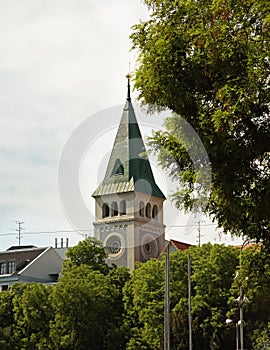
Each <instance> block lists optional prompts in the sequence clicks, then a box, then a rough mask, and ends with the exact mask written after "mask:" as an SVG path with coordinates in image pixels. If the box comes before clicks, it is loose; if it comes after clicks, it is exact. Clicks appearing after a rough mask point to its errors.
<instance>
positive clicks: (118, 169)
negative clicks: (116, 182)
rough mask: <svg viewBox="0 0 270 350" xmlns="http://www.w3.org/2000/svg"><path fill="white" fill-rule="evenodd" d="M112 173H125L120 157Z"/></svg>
mask: <svg viewBox="0 0 270 350" xmlns="http://www.w3.org/2000/svg"><path fill="white" fill-rule="evenodd" d="M112 175H124V167H123V164H122V163H121V161H120V159H116V161H115V163H114V167H113V171H112Z"/></svg>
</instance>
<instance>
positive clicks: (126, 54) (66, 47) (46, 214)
mask: <svg viewBox="0 0 270 350" xmlns="http://www.w3.org/2000/svg"><path fill="white" fill-rule="evenodd" d="M146 18H147V8H146V7H145V6H144V5H143V4H142V3H141V1H140V0H114V1H108V0H107V1H105V0H79V1H78V0H53V1H52V0H47V1H44V0H23V1H22V0H13V1H9V0H2V1H1V2H0V47H1V55H0V89H1V94H0V125H1V138H0V164H1V168H0V234H1V236H0V250H4V249H6V248H8V247H9V246H10V245H16V244H18V240H17V239H16V232H15V231H13V229H16V228H17V225H16V223H15V221H17V220H19V221H23V222H24V224H23V227H24V228H25V234H24V233H22V236H23V238H22V241H21V243H22V244H35V245H53V244H54V238H55V237H59V238H60V237H64V238H66V237H69V238H70V243H71V244H76V243H77V242H78V240H80V239H82V238H83V237H82V235H81V234H79V233H70V232H69V233H68V232H67V233H60V232H54V233H52V232H53V231H65V230H66V231H69V230H73V229H74V230H75V229H77V228H78V227H75V228H74V225H72V222H70V218H69V217H67V215H66V213H65V208H63V203H61V200H60V198H59V190H58V178H57V177H58V167H59V160H60V159H61V155H62V154H63V150H64V148H65V145H66V144H67V142H68V141H69V140H70V138H71V137H72V133H73V132H74V130H77V129H78V128H80V126H81V125H82V124H83V123H84V121H85V120H86V119H87V118H89V117H91V118H92V121H93V122H92V125H93V128H94V129H95V128H97V136H98V137H97V138H96V139H95V141H93V140H89V145H88V146H89V147H88V151H89V152H88V154H89V153H90V154H91V152H92V155H93V154H94V155H95V158H98V159H99V162H100V164H101V165H102V166H101V165H98V166H97V165H95V167H94V168H93V164H94V163H93V161H91V159H90V158H91V157H90V158H89V156H87V155H86V156H85V155H84V160H83V162H82V167H81V168H82V170H83V171H82V174H80V181H81V183H80V188H81V191H82V194H81V195H82V198H84V200H85V202H86V205H87V206H88V207H89V208H90V209H89V210H90V211H91V210H92V209H91V206H92V205H93V199H91V191H92V190H94V189H95V187H96V184H97V183H98V181H99V180H101V179H102V175H103V174H102V169H103V168H104V167H105V166H106V165H104V164H106V160H107V158H108V156H109V151H110V149H111V147H112V143H113V138H114V132H115V131H114V129H113V125H114V124H115V123H116V124H117V118H116V119H113V120H112V122H111V124H110V125H109V126H108V127H107V129H106V130H107V131H106V132H103V133H102V132H101V131H102V127H101V126H100V125H98V123H99V117H98V114H97V113H100V111H103V110H107V109H108V108H112V107H114V106H119V105H121V104H123V103H124V102H125V97H126V79H125V75H126V74H127V72H128V69H129V63H130V66H131V70H132V68H134V65H135V58H136V54H135V53H134V52H131V53H130V47H131V43H130V40H129V35H130V33H131V29H130V27H131V26H132V25H133V24H135V23H138V22H139V20H140V19H142V20H143V19H146ZM135 96H136V92H134V93H133V97H135ZM119 111H120V112H119V116H117V117H118V118H120V116H121V108H120V109H119ZM116 114H117V113H116ZM95 115H96V117H95ZM138 119H139V118H138ZM115 120H116V122H115ZM153 124H154V125H157V124H158V122H157V121H154V122H153ZM151 125H152V124H151V122H150V126H151ZM150 126H148V129H149V132H150V129H151V127H150ZM146 129H147V126H146ZM87 161H88V163H87ZM154 168H155V165H154ZM96 172H100V173H101V174H99V175H98V176H97V174H95V173H96ZM91 174H92V175H93V174H95V177H94V178H92V177H91ZM162 176H163V175H162V174H161V175H160V181H161V182H162V181H163V182H164V181H165V182H166V180H164V176H163V178H162ZM162 179H163V180H162ZM88 182H89V184H88ZM165 185H166V184H165ZM63 209H64V210H63ZM175 215H176V214H175V212H173V214H172V216H175ZM177 215H178V214H177ZM187 222H188V225H190V226H187V227H189V228H187V227H186V228H181V229H182V231H183V230H185V232H184V231H183V232H184V236H183V235H182V236H181V235H180V236H179V237H174V238H179V239H181V240H184V241H193V242H194V240H196V227H195V226H194V220H193V223H192V222H191V219H188V221H187ZM183 224H185V223H184V222H183ZM192 224H193V226H192ZM85 225H86V224H85V223H83V224H82V226H83V227H81V229H86V227H85ZM89 227H90V230H91V229H92V226H91V222H89ZM87 228H88V227H87ZM205 229H206V227H205ZM179 230H180V228H179ZM179 230H178V231H179ZM192 230H193V236H192V237H191V236H188V234H187V232H189V231H192ZM194 230H195V231H194ZM29 232H32V233H35V234H29ZM39 232H46V233H44V234H41V233H39ZM49 232H51V233H49ZM88 233H89V232H88ZM6 234H8V235H6ZM213 237H214V236H213ZM213 237H212V238H213ZM167 238H168V237H167ZM216 238H217V236H216V235H215V238H214V239H216ZM206 240H207V239H206Z"/></svg>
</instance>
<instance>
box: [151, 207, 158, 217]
mask: <svg viewBox="0 0 270 350" xmlns="http://www.w3.org/2000/svg"><path fill="white" fill-rule="evenodd" d="M152 218H153V219H155V220H157V219H158V209H157V206H156V205H154V206H153V209H152Z"/></svg>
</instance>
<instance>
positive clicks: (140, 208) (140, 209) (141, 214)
mask: <svg viewBox="0 0 270 350" xmlns="http://www.w3.org/2000/svg"><path fill="white" fill-rule="evenodd" d="M139 215H140V216H144V203H143V202H140V203H139Z"/></svg>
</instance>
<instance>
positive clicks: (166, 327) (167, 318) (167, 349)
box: [164, 244, 170, 350]
mask: <svg viewBox="0 0 270 350" xmlns="http://www.w3.org/2000/svg"><path fill="white" fill-rule="evenodd" d="M169 273H170V253H169V244H168V246H167V249H166V259H165V297H164V350H170V283H169V281H170V276H169Z"/></svg>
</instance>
